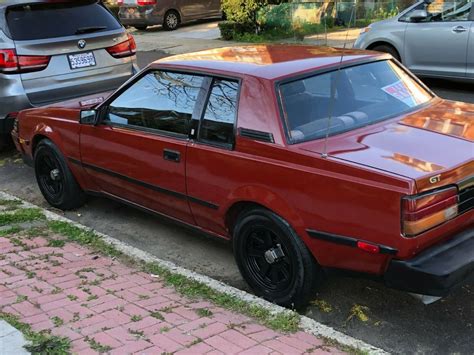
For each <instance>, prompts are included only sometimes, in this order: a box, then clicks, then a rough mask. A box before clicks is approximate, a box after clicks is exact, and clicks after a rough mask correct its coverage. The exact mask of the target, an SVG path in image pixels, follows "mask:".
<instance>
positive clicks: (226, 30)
mask: <svg viewBox="0 0 474 355" xmlns="http://www.w3.org/2000/svg"><path fill="white" fill-rule="evenodd" d="M219 29H220V31H221V37H222V39H224V40H226V41H231V40H234V39H237V38H238V37H239V36H241V35H243V34H247V33H255V29H256V27H255V24H254V23H251V22H245V23H239V22H235V21H223V22H221V23H219Z"/></svg>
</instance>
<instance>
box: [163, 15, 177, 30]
mask: <svg viewBox="0 0 474 355" xmlns="http://www.w3.org/2000/svg"><path fill="white" fill-rule="evenodd" d="M180 21H181V19H180V17H179V14H178V13H177V12H176V11H174V10H170V11H168V12H167V13H166V14H165V19H164V21H163V27H164V28H165V30H167V31H173V30H175V29H177V28H178V26H179V23H180Z"/></svg>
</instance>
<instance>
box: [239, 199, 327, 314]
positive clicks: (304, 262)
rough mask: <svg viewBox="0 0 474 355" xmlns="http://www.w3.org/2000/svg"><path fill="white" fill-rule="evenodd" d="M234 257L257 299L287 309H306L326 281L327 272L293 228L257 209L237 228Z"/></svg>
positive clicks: (242, 219)
mask: <svg viewBox="0 0 474 355" xmlns="http://www.w3.org/2000/svg"><path fill="white" fill-rule="evenodd" d="M233 238H234V239H233V244H234V256H235V259H236V262H237V265H238V266H239V270H240V272H241V273H242V276H243V277H244V279H245V280H246V281H247V283H248V284H249V286H250V287H251V288H252V289H253V291H254V292H255V294H256V295H257V296H261V297H263V298H265V299H267V300H269V301H271V302H274V303H277V304H279V305H281V306H284V307H291V308H301V307H304V306H305V305H306V304H307V303H308V302H309V300H310V299H311V297H312V296H313V293H314V290H315V288H316V287H317V286H318V285H319V284H320V283H321V282H322V280H323V271H322V268H321V267H320V266H319V265H318V263H317V262H316V261H315V260H314V258H313V256H312V255H311V253H310V252H309V250H308V249H307V247H306V245H305V244H304V243H303V241H302V240H301V239H300V237H299V236H298V235H297V234H296V233H295V232H294V230H293V229H292V228H291V227H290V225H289V224H288V223H287V222H286V221H285V220H283V219H282V218H281V217H279V216H278V215H276V214H275V213H273V212H271V211H269V210H266V209H264V208H256V209H253V210H251V211H248V212H246V213H244V214H243V215H241V216H240V217H239V219H238V221H237V224H236V226H235V228H234V235H233Z"/></svg>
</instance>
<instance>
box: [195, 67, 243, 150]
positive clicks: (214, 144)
mask: <svg viewBox="0 0 474 355" xmlns="http://www.w3.org/2000/svg"><path fill="white" fill-rule="evenodd" d="M210 79H211V80H210V82H209V86H208V88H207V92H206V100H205V102H204V103H203V106H202V109H201V112H200V116H199V123H198V127H197V132H196V135H195V136H194V137H193V139H194V141H195V142H196V143H198V144H202V145H207V146H211V147H215V148H221V149H226V150H234V149H235V141H236V137H237V122H238V118H239V108H240V97H241V95H240V94H241V91H242V79H241V78H235V77H225V76H212V77H210ZM216 80H227V81H233V82H235V83H237V85H238V88H237V96H236V103H235V104H236V109H235V117H234V122H233V127H232V143H219V142H212V141H209V140H205V139H202V138H201V126H202V123H203V121H204V116H205V114H206V110H207V107H208V105H209V101H210V99H211V94H212V89H213V87H214V83H215V81H216Z"/></svg>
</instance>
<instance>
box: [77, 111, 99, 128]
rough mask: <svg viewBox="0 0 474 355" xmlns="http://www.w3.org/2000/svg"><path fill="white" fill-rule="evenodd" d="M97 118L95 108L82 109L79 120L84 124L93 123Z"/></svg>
mask: <svg viewBox="0 0 474 355" xmlns="http://www.w3.org/2000/svg"><path fill="white" fill-rule="evenodd" d="M96 120H97V111H96V110H82V111H81V119H80V120H79V122H80V123H81V124H84V125H94V124H95V123H96Z"/></svg>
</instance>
